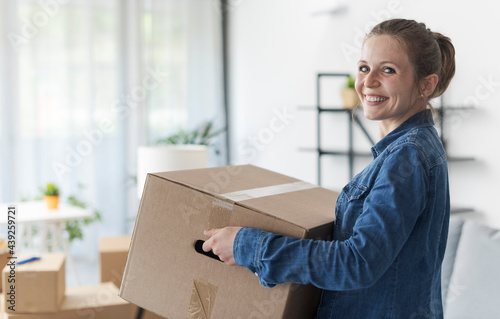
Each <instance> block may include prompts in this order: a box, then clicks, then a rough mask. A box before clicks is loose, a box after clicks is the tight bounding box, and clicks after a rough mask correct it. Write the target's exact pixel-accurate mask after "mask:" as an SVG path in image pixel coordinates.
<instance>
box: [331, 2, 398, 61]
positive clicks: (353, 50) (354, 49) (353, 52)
mask: <svg viewBox="0 0 500 319" xmlns="http://www.w3.org/2000/svg"><path fill="white" fill-rule="evenodd" d="M402 11H403V7H402V6H401V2H400V1H399V0H391V1H389V2H388V3H387V7H386V8H385V9H381V10H378V11H375V10H372V11H370V15H371V16H372V17H373V20H370V21H369V22H367V23H366V24H365V27H364V29H363V30H362V29H361V28H358V27H356V28H354V30H355V32H356V34H355V35H354V39H353V42H352V43H346V42H342V43H341V44H340V49H341V51H342V53H343V54H344V58H345V59H346V61H347V62H349V64H355V63H356V62H358V59H359V57H360V55H361V48H362V47H363V41H364V40H365V37H366V35H367V34H368V33H369V32H370V31H371V30H372V29H373V27H374V26H376V25H377V24H379V23H380V22H382V21H384V20H388V19H391V18H393V17H394V16H395V15H398V14H400V13H401V12H402Z"/></svg>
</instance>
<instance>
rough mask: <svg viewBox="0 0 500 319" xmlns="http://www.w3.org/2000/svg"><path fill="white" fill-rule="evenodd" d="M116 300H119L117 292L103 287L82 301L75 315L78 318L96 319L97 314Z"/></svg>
mask: <svg viewBox="0 0 500 319" xmlns="http://www.w3.org/2000/svg"><path fill="white" fill-rule="evenodd" d="M117 299H119V297H117V292H116V291H114V290H111V289H110V287H105V286H104V287H102V288H101V289H99V291H97V292H96V294H95V295H89V296H87V297H86V298H85V299H84V300H82V301H81V302H80V303H79V305H78V309H77V311H76V313H77V315H78V316H80V317H85V318H97V317H98V315H97V314H98V313H100V312H102V311H103V310H104V309H105V307H106V306H107V305H109V304H111V303H115V302H116V301H117Z"/></svg>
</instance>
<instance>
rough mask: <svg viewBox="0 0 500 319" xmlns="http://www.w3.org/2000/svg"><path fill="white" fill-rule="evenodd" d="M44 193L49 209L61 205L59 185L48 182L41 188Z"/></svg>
mask: <svg viewBox="0 0 500 319" xmlns="http://www.w3.org/2000/svg"><path fill="white" fill-rule="evenodd" d="M40 190H41V191H42V193H43V194H44V197H43V199H44V201H45V202H46V203H47V208H48V209H57V206H58V205H59V187H57V185H56V184H54V183H48V184H47V186H45V188H41V189H40Z"/></svg>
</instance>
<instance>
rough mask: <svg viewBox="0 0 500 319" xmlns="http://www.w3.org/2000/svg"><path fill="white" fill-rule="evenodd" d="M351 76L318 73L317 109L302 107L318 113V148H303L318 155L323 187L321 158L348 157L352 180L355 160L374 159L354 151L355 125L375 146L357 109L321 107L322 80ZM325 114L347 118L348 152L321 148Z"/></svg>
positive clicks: (319, 173)
mask: <svg viewBox="0 0 500 319" xmlns="http://www.w3.org/2000/svg"><path fill="white" fill-rule="evenodd" d="M348 76H349V74H348V73H318V74H317V77H316V107H302V108H301V109H305V110H315V111H316V112H317V116H316V127H317V132H316V134H317V144H316V148H301V149H300V150H303V151H313V152H316V153H317V154H318V161H317V168H318V169H317V173H318V182H317V184H318V185H321V170H322V169H321V168H322V164H321V158H322V157H323V156H332V155H333V156H335V155H337V156H339V155H340V156H347V159H348V162H349V178H350V179H352V178H353V177H354V159H355V158H356V157H372V154H371V153H370V152H356V151H354V145H353V130H354V123H356V125H357V126H358V127H359V129H360V130H361V131H362V132H363V134H364V136H365V137H366V138H367V139H368V141H370V143H371V144H372V145H375V141H374V140H373V138H372V137H371V136H370V134H369V133H368V131H367V130H366V128H365V127H364V125H363V123H362V122H361V121H360V120H359V117H358V115H357V114H356V109H345V108H342V107H323V106H322V105H321V79H322V78H325V77H341V78H347V77H348ZM324 113H339V114H342V115H344V116H346V119H347V125H348V126H347V127H348V129H347V130H348V147H347V150H329V149H324V148H322V146H321V141H322V139H321V115H322V114H324Z"/></svg>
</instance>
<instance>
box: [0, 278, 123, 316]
mask: <svg viewBox="0 0 500 319" xmlns="http://www.w3.org/2000/svg"><path fill="white" fill-rule="evenodd" d="M130 306H131V305H130V304H129V303H128V302H126V301H125V300H123V299H121V298H120V297H118V288H117V287H116V286H115V285H114V284H113V283H111V282H108V283H103V284H100V285H95V286H86V287H73V288H68V289H67V292H66V295H65V298H64V301H63V303H62V304H61V309H60V310H59V311H58V312H56V313H38V314H18V313H17V312H16V313H15V314H12V313H4V319H82V318H94V319H123V318H128V317H129V315H130Z"/></svg>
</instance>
